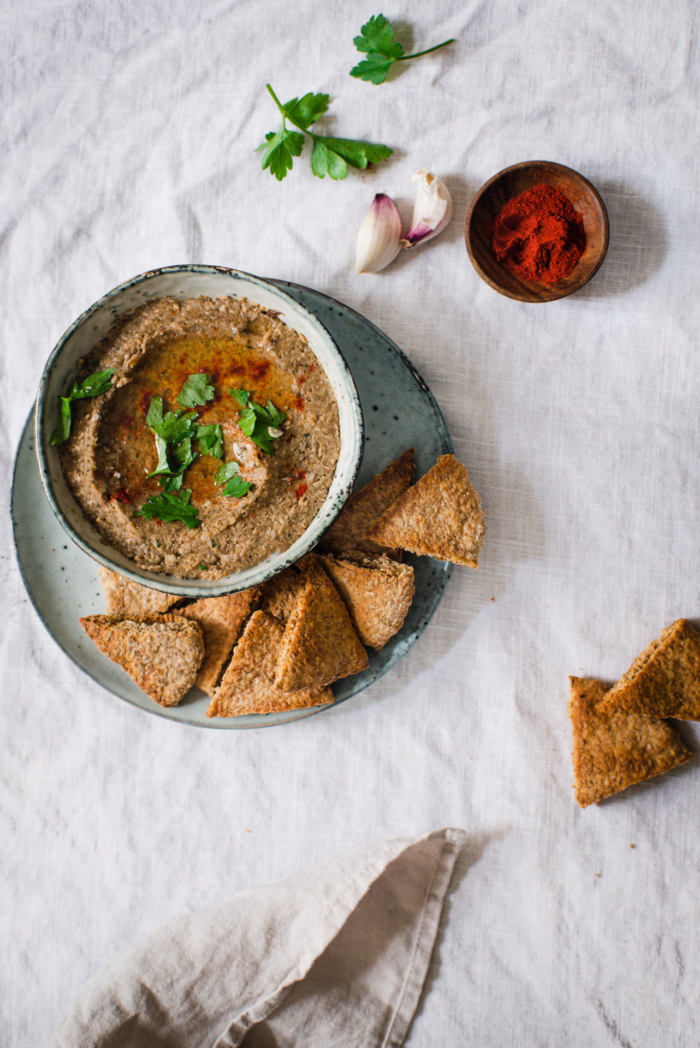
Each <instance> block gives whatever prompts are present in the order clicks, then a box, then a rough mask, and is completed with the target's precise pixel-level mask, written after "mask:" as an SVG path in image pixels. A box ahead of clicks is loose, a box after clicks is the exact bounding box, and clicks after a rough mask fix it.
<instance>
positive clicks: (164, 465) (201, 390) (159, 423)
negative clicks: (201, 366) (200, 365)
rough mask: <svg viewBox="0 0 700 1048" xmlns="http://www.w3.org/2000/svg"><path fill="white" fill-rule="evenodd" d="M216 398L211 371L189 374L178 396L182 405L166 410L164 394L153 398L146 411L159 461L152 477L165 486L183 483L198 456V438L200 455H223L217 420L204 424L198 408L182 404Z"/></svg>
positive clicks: (169, 488) (171, 488)
mask: <svg viewBox="0 0 700 1048" xmlns="http://www.w3.org/2000/svg"><path fill="white" fill-rule="evenodd" d="M213 399H214V386H213V385H212V384H211V380H210V378H209V376H208V375H205V374H201V373H200V374H196V375H189V376H188V378H187V379H186V380H185V382H184V385H183V387H182V389H181V390H180V392H179V393H178V395H177V397H176V400H177V402H178V404H180V405H182V406H181V407H180V408H175V410H174V411H166V412H165V413H163V398H162V397H160V396H155V397H153V398H152V399H151V403H150V406H149V408H148V414H147V415H146V425H147V426H148V428H149V429H150V431H151V433H152V434H153V436H154V437H155V438H156V449H157V451H158V465H157V466H156V468H155V469H154V470H153V472H152V473H149V474H148V475H149V477H158V479H159V480H160V483H161V486H162V487H163V490H164V491H166V492H172V491H177V490H179V488H181V487H182V475H183V473H184V472H185V470H186V469H187V467H188V466H191V465H192V463H193V462H194V461H195V459H196V458H197V452H196V451H195V450H194V448H193V441H194V440H198V441H199V452H200V454H201V455H211V456H212V458H222V457H223V454H224V437H223V433H222V430H221V426H220V425H219V424H218V423H212V424H211V425H201V424H200V423H199V422H197V421H196V420H197V412H196V411H184V410H183V408H192V407H202V406H204V405H205V404H206V403H207V401H209V400H213Z"/></svg>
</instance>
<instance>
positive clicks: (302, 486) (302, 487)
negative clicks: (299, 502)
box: [294, 484, 309, 499]
mask: <svg viewBox="0 0 700 1048" xmlns="http://www.w3.org/2000/svg"><path fill="white" fill-rule="evenodd" d="M308 490H309V485H308V484H300V485H299V487H298V488H297V490H296V491H295V492H294V494H295V496H296V498H298V499H300V498H301V497H302V495H305V494H306V492H307V491H308Z"/></svg>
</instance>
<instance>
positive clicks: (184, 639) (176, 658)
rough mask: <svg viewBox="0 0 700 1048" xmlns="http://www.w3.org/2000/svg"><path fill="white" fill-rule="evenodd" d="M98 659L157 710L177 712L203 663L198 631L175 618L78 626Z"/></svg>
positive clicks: (108, 619)
mask: <svg viewBox="0 0 700 1048" xmlns="http://www.w3.org/2000/svg"><path fill="white" fill-rule="evenodd" d="M80 625H81V626H82V627H83V629H84V630H85V632H86V633H87V635H88V637H90V638H91V639H92V640H93V641H94V642H95V644H96V645H97V647H98V648H99V649H100V651H101V652H102V654H103V655H106V656H107V658H108V659H111V660H112V662H116V663H117V665H119V666H121V667H122V669H123V670H126V672H127V673H128V674H129V676H130V677H132V678H133V680H135V681H136V683H137V684H138V686H139V688H141V690H142V691H145V692H146V694H147V695H148V696H150V698H152V699H153V701H154V702H157V703H158V704H159V705H160V706H177V704H178V702H179V701H180V699H182V698H183V696H184V695H186V694H187V692H188V691H189V690H190V688H191V687H192V685H193V684H194V682H195V678H196V676H197V670H198V669H199V666H200V663H201V661H202V659H203V658H204V641H203V640H202V631H201V629H200V627H199V625H198V623H196V622H188V621H187V620H186V619H183V618H182V617H181V616H180V615H151V616H145V617H143V618H140V619H119V618H115V617H113V616H110V615H88V616H87V618H84V619H81V620H80Z"/></svg>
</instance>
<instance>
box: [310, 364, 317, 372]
mask: <svg viewBox="0 0 700 1048" xmlns="http://www.w3.org/2000/svg"><path fill="white" fill-rule="evenodd" d="M308 370H309V372H311V371H315V370H316V365H315V364H309V368H308Z"/></svg>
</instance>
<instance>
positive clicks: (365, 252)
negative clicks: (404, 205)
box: [355, 193, 403, 273]
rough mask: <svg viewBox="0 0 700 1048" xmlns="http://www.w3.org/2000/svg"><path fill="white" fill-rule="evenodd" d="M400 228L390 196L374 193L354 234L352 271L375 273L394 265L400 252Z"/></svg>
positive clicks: (399, 216)
mask: <svg viewBox="0 0 700 1048" xmlns="http://www.w3.org/2000/svg"><path fill="white" fill-rule="evenodd" d="M402 231H403V225H402V222H401V215H400V214H399V209H398V208H397V206H396V204H395V203H394V201H393V200H392V199H391V197H388V196H387V195H386V194H385V193H377V195H376V196H375V198H374V200H373V201H372V206H371V208H370V209H369V211H368V212H367V216H366V218H365V220H364V222H363V223H362V225H361V226H360V229H359V232H358V234H357V253H356V256H355V270H356V272H358V273H378V272H379V271H380V270H381V269H384V268H385V267H386V266H388V265H389V263H390V262H393V261H394V259H395V258H396V256H397V255H398V253H399V251H400V250H401V233H402Z"/></svg>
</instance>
